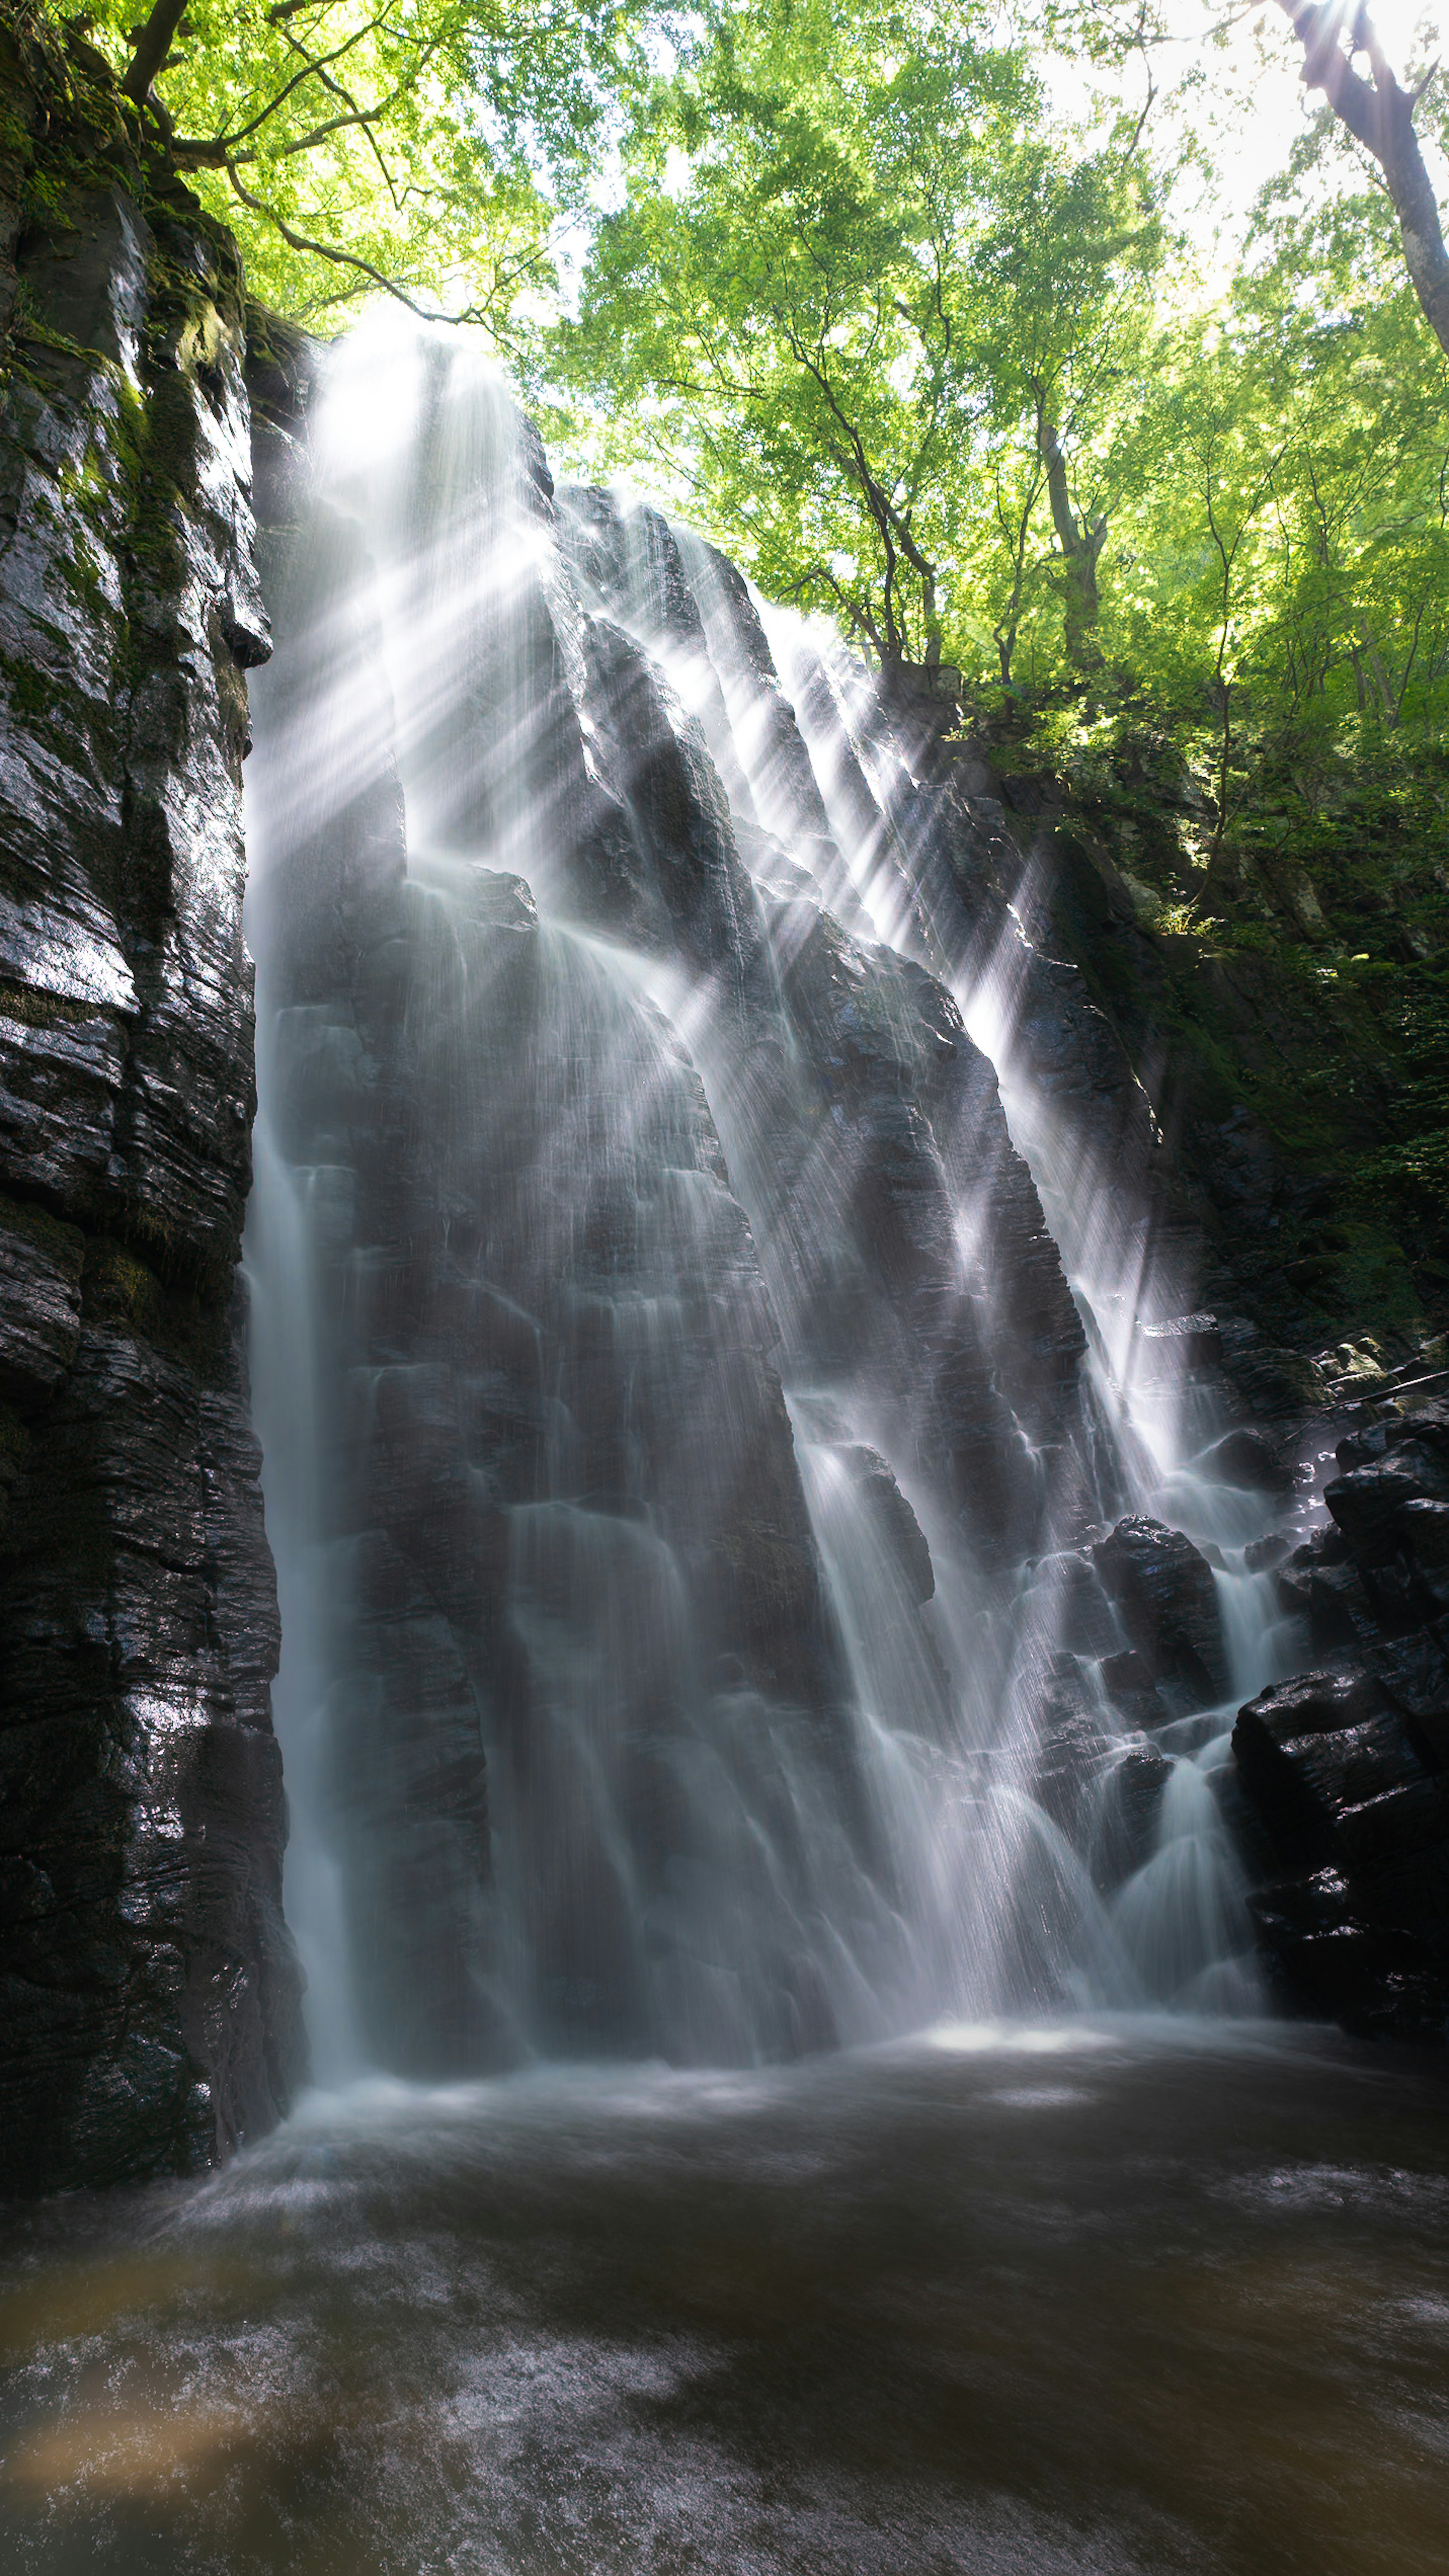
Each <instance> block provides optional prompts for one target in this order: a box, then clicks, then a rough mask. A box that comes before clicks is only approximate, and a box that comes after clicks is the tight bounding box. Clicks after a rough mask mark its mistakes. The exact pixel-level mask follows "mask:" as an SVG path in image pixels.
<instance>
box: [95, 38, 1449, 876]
mask: <svg viewBox="0 0 1449 2576" xmlns="http://www.w3.org/2000/svg"><path fill="white" fill-rule="evenodd" d="M1241 19H1242V13H1241V12H1239V13H1236V14H1235V13H1232V12H1228V13H1226V14H1225V15H1224V16H1223V17H1222V18H1221V20H1220V22H1219V34H1220V37H1221V38H1222V39H1223V44H1224V46H1225V45H1226V40H1227V37H1228V35H1229V33H1230V32H1231V30H1232V29H1233V28H1234V27H1237V26H1239V25H1240V23H1241ZM177 21H178V5H177V0H162V5H161V6H160V7H159V8H158V10H157V11H154V12H153V13H152V19H151V20H150V21H145V20H143V21H141V22H139V23H138V22H135V21H133V20H132V18H131V15H130V11H129V8H127V7H124V6H122V5H121V0H104V7H103V10H102V13H101V15H100V16H99V18H98V19H96V20H93V21H92V23H93V25H94V26H95V27H96V29H97V32H98V33H99V34H100V36H101V39H102V41H103V42H104V43H105V44H106V45H107V47H108V49H109V50H110V52H111V54H112V58H113V59H114V60H115V61H116V63H117V64H118V66H124V65H125V64H127V63H128V62H129V63H131V65H132V86H133V88H135V89H137V90H138V91H139V94H140V95H142V96H145V97H146V98H147V113H148V114H149V115H150V116H151V117H152V118H153V119H154V120H156V121H157V122H158V123H159V124H160V126H161V127H162V128H163V130H164V132H165V135H166V137H167V138H168V142H169V148H170V149H171V150H172V151H173V152H174V154H175V157H176V159H177V160H178V162H179V163H180V165H181V166H182V167H183V169H185V170H186V172H187V174H188V176H189V177H190V178H191V180H192V182H193V184H194V185H196V186H197V188H198V189H199V190H200V191H201V192H202V193H203V195H205V196H206V197H207V199H208V200H209V202H211V203H212V205H213V206H214V207H215V209H216V211H217V212H218V213H220V214H222V215H223V216H224V217H225V218H226V219H227V220H228V221H229V222H230V223H231V224H232V225H233V226H234V227H235V228H236V230H237V231H238V234H239V236H240V238H241V240H242V243H243V247H244V249H245V252H246V256H247V260H248V264H249V270H250V274H251V278H252V283H253V287H254V290H255V291H256V292H257V293H258V294H260V295H261V296H262V298H263V299H264V300H267V301H270V302H273V303H275V304H278V305H280V306H282V307H283V308H284V309H286V310H289V311H291V312H293V313H295V314H299V315H301V316H302V317H303V318H306V319H308V320H310V321H312V322H313V324H314V326H316V327H322V328H336V327H337V326H338V324H339V322H340V321H341V319H342V318H343V314H344V312H345V309H346V308H347V307H348V306H350V305H353V304H355V303H356V302H357V300H358V299H359V298H361V297H363V296H366V295H368V294H370V293H375V292H378V291H380V290H382V289H384V288H385V289H386V290H388V291H391V292H393V293H401V294H402V295H403V296H404V297H405V298H406V299H407V300H409V301H411V302H413V303H414V304H415V305H417V307H418V308H419V309H420V310H428V311H440V312H445V313H448V314H450V315H452V316H454V317H455V318H470V319H473V320H477V321H481V322H482V323H483V324H484V325H485V326H486V327H487V328H489V329H490V330H491V332H492V333H493V336H494V338H495V340H496V342H497V343H498V345H499V346H500V348H501V349H502V351H503V352H504V353H505V355H506V356H507V358H508V359H509V360H510V361H511V362H512V363H513V365H514V366H515V369H516V370H517V371H519V372H521V374H522V376H523V379H524V382H525V384H526V387H527V389H528V391H529V393H530V394H531V396H532V398H533V400H534V401H535V404H536V405H537V406H538V407H540V408H541V409H543V410H544V411H545V412H546V414H547V425H548V428H549V432H550V436H551V439H552V442H553V444H554V446H555V448H556V449H558V450H561V451H562V453H563V454H564V456H565V458H566V459H567V458H569V457H572V459H573V460H574V461H575V463H576V464H578V465H579V466H580V467H581V468H583V469H586V470H589V471H592V472H595V473H598V472H601V471H602V472H608V473H619V474H624V475H627V476H633V477H634V478H635V479H637V480H638V481H639V482H640V483H643V484H647V485H648V486H649V487H650V488H651V489H652V490H654V491H655V492H657V493H659V494H660V495H661V497H663V498H665V499H666V500H670V501H673V502H674V503H675V504H676V505H677V506H679V507H681V508H683V509H684V510H685V511H686V512H687V513H688V515H690V516H691V517H692V518H693V519H694V520H695V521H696V522H697V523H698V524H699V525H700V526H701V527H702V528H703V529H704V531H705V532H706V533H707V534H708V535H710V536H711V537H713V538H715V539H716V540H717V541H719V542H720V543H721V544H723V545H724V546H725V547H727V548H728V549H729V550H730V551H731V552H732V553H733V554H735V555H736V556H737V557H738V558H739V559H740V560H741V561H742V562H743V563H744V564H745V565H746V566H747V568H748V569H749V570H750V571H751V573H752V574H753V575H754V577H755V578H756V579H757V580H758V582H759V583H760V585H761V587H762V588H763V589H764V591H765V592H766V593H767V594H768V595H769V596H771V597H773V598H776V599H778V600H782V601H789V602H793V603H794V604H796V605H797V606H799V607H800V608H802V609H804V610H806V611H820V612H824V613H826V614H828V615H829V616H830V617H831V618H833V619H834V620H835V621H836V622H837V623H838V624H839V625H840V626H841V628H842V629H843V630H844V632H845V633H846V634H847V635H848V636H849V637H850V638H851V639H852V640H853V641H854V642H855V643H856V644H857V646H858V647H860V648H861V649H862V650H864V651H865V652H866V653H867V654H868V655H869V657H870V658H872V659H873V660H875V661H876V662H878V663H879V664H881V665H882V666H883V667H885V668H886V669H887V670H889V669H892V668H898V669H926V670H938V671H942V672H945V673H949V674H951V675H953V684H954V675H956V674H959V675H960V691H961V694H962V696H963V698H964V700H965V701H966V703H967V704H968V706H969V707H970V708H971V709H972V710H973V711H974V712H975V714H976V716H977V717H978V719H979V720H985V721H994V722H995V723H996V724H997V726H998V729H1004V731H1005V732H1006V733H1007V734H1008V735H1009V734H1011V733H1013V732H1014V733H1016V734H1018V735H1023V736H1029V738H1030V742H1031V745H1032V748H1033V754H1034V756H1046V757H1058V758H1061V759H1064V760H1070V759H1076V760H1077V761H1078V762H1081V761H1082V760H1083V759H1087V760H1088V761H1090V758H1091V757H1092V755H1093V748H1094V746H1096V747H1097V748H1099V749H1100V748H1102V747H1104V746H1107V747H1109V746H1110V744H1111V743H1112V742H1114V741H1116V740H1117V739H1118V738H1120V737H1121V735H1122V734H1123V732H1124V729H1125V730H1127V731H1133V730H1135V731H1136V732H1137V733H1138V734H1141V733H1142V732H1143V731H1144V729H1145V730H1146V731H1148V732H1151V731H1153V730H1154V729H1155V730H1156V731H1157V732H1159V733H1165V734H1167V735H1170V736H1171V737H1172V739H1173V741H1174V742H1175V743H1176V744H1177V745H1178V747H1179V749H1180V751H1181V752H1182V753H1183V755H1184V756H1185V757H1187V758H1188V759H1190V761H1191V762H1192V763H1193V765H1194V766H1195V767H1196V768H1197V769H1198V771H1199V772H1200V774H1201V775H1202V777H1203V779H1204V783H1205V785H1206V786H1207V787H1208V789H1209V791H1210V793H1211V797H1212V802H1213V807H1214V811H1215V815H1216V827H1215V840H1216V843H1217V844H1218V845H1221V843H1222V841H1223V839H1224V836H1225V835H1226V834H1227V833H1228V832H1229V831H1230V828H1231V825H1232V821H1233V816H1234V814H1235V812H1236V811H1237V810H1239V809H1240V808H1241V807H1242V806H1243V804H1244V803H1245V801H1246V800H1248V799H1250V798H1251V797H1252V796H1254V795H1255V794H1256V793H1257V792H1258V786H1259V783H1260V782H1261V779H1262V777H1263V776H1264V775H1265V774H1266V773H1267V772H1268V771H1272V772H1274V773H1275V774H1277V775H1280V776H1287V777H1289V778H1296V779H1297V780H1298V781H1299V783H1300V787H1302V786H1303V782H1305V781H1307V782H1309V783H1308V785H1307V786H1306V787H1305V788H1304V789H1303V792H1304V793H1305V794H1306V795H1307V797H1308V801H1309V804H1310V806H1311V805H1312V803H1313V800H1314V796H1315V794H1316V790H1315V788H1314V787H1313V785H1312V783H1311V782H1312V781H1313V780H1314V779H1315V778H1317V777H1318V775H1319V773H1320V771H1321V770H1322V767H1323V764H1324V762H1325V761H1330V762H1331V760H1332V759H1334V758H1336V757H1338V756H1339V755H1340V754H1341V753H1342V751H1343V750H1344V748H1345V746H1347V745H1353V744H1360V745H1361V744H1369V745H1370V746H1371V745H1372V744H1373V743H1379V744H1383V743H1386V742H1387V741H1389V740H1390V739H1394V740H1397V741H1398V742H1399V744H1400V746H1402V745H1403V744H1404V743H1405V742H1406V741H1407V740H1408V739H1409V738H1410V737H1411V736H1412V737H1414V738H1416V739H1418V740H1421V741H1422V742H1424V744H1425V745H1426V747H1427V745H1428V744H1430V743H1433V744H1434V745H1436V746H1437V745H1439V744H1440V743H1441V741H1442V734H1443V726H1444V720H1445V714H1446V709H1449V359H1446V356H1445V352H1444V349H1443V348H1442V346H1441V345H1440V342H1439V339H1438V338H1437V337H1436V334H1435V328H1434V327H1433V295H1434V291H1435V288H1434V276H1433V275H1432V274H1430V271H1431V270H1432V265H1433V263H1432V257H1430V254H1432V251H1433V244H1432V242H1431V241H1428V235H1427V234H1424V241H1421V242H1420V243H1419V248H1420V251H1421V252H1424V242H1426V241H1428V249H1427V252H1424V256H1425V257H1428V258H1429V270H1424V269H1423V263H1422V260H1421V262H1420V267H1419V269H1416V268H1415V259H1414V257H1413V256H1410V249H1409V231H1408V230H1406V222H1407V219H1406V217H1405V213H1404V204H1403V202H1401V199H1402V190H1397V192H1396V183H1395V181H1394V178H1393V172H1392V170H1391V168H1390V160H1391V157H1392V156H1391V155H1390V153H1389V149H1388V145H1387V144H1385V143H1384V141H1383V137H1384V136H1385V135H1388V136H1389V138H1390V141H1392V140H1393V137H1394V136H1397V138H1398V146H1396V148H1399V147H1402V145H1403V141H1404V134H1405V132H1406V131H1408V129H1410V128H1411V129H1412V133H1411V135H1410V142H1411V146H1412V149H1411V154H1410V157H1411V159H1412V158H1413V157H1414V156H1415V155H1418V156H1419V163H1418V166H1419V168H1420V170H1421V172H1425V173H1427V175H1428V177H1429V178H1432V176H1433V174H1434V173H1435V172H1436V171H1438V172H1442V169H1443V163H1444V154H1443V147H1444V140H1445V131H1446V122H1445V120H1446V108H1445V83H1444V81H1443V80H1442V78H1436V77H1434V76H1433V74H1432V70H1429V71H1428V72H1427V73H1425V72H1424V71H1423V70H1422V69H1420V70H1418V71H1416V69H1415V65H1414V64H1413V63H1411V62H1409V61H1407V60H1406V61H1403V62H1401V63H1399V64H1398V66H1397V69H1394V68H1391V67H1390V66H1389V64H1388V60H1387V56H1386V54H1385V52H1384V48H1383V46H1382V44H1381V43H1380V40H1379V37H1378V35H1377V33H1376V31H1375V28H1374V25H1373V22H1372V21H1371V20H1370V19H1369V18H1368V17H1367V16H1366V15H1365V14H1364V12H1363V11H1362V10H1360V9H1355V8H1350V9H1338V10H1336V11H1335V10H1334V9H1333V8H1331V7H1326V6H1320V5H1316V0H1315V5H1304V0H1293V6H1291V7H1290V6H1288V0H1284V6H1283V7H1282V8H1281V9H1271V8H1270V9H1268V10H1267V11H1266V12H1265V13H1262V14H1260V17H1259V20H1258V21H1257V22H1256V23H1257V24H1258V26H1259V29H1260V33H1259V35H1258V37H1257V43H1258V45H1259V47H1260V49H1262V50H1263V53H1264V56H1265V59H1268V58H1271V57H1272V56H1273V54H1274V52H1275V49H1276V54H1277V56H1278V58H1279V59H1280V60H1282V59H1285V58H1286V59H1288V60H1291V61H1293V62H1295V63H1296V64H1297V66H1298V68H1299V70H1300V73H1301V76H1302V79H1303V81H1304V83H1305V84H1306V85H1307V87H1306V91H1305V95H1306V97H1307V99H1308V101H1309V113H1308V114H1307V115H1302V114H1300V115H1298V116H1297V117H1296V119H1295V121H1294V122H1293V124H1292V125H1291V126H1288V127H1286V128H1285V131H1284V133H1283V135H1282V138H1281V149H1280V151H1279V154H1278V159H1277V166H1276V167H1271V166H1270V167H1268V168H1267V169H1266V170H1265V171H1264V172H1263V174H1262V184H1261V185H1260V186H1259V188H1258V190H1257V193H1256V197H1255V199H1254V202H1253V203H1252V205H1251V207H1250V208H1248V209H1246V210H1244V209H1243V208H1242V207H1241V206H1234V205H1233V204H1232V203H1231V199H1232V195H1233V182H1232V177H1231V173H1232V167H1233V162H1232V148H1233V140H1234V133H1233V127H1234V119H1235V118H1238V119H1241V118H1243V117H1245V116H1247V115H1249V114H1250V113H1251V108H1250V101H1249V95H1248V93H1249V88H1250V82H1251V62H1250V59H1249V58H1248V57H1245V56H1244V55H1243V54H1242V52H1241V50H1240V51H1239V53H1238V54H1237V55H1233V56H1231V57H1230V55H1229V54H1228V52H1226V51H1223V50H1220V52H1219V54H1218V55H1216V56H1215V55H1214V53H1213V51H1212V49H1211V47H1209V49H1208V50H1207V51H1206V52H1203V51H1202V50H1201V49H1200V50H1199V54H1198V56H1197V58H1196V69H1195V71H1194V72H1193V73H1192V74H1191V75H1190V77H1189V78H1188V79H1187V80H1186V81H1184V80H1183V79H1182V77H1181V66H1180V60H1178V61H1177V68H1176V69H1174V62H1175V59H1176V58H1175V57H1174V50H1173V49H1174V46H1176V47H1177V48H1178V55H1179V56H1180V54H1181V48H1182V42H1183V34H1182V30H1183V25H1184V24H1185V23H1186V22H1184V21H1182V20H1181V19H1180V17H1179V18H1178V19H1174V18H1173V17H1172V16H1171V14H1170V13H1169V14H1167V15H1158V14H1156V13H1155V12H1154V8H1153V5H1152V0H1131V5H1130V6H1129V7H1127V8H1126V9H1122V8H1119V7H1117V6H1116V5H1114V0H1037V5H1035V6H1034V7H1032V8H1028V9H1027V10H1026V11H1025V13H1024V14H1022V15H1020V16H1011V17H1008V16H1005V15H1003V14H1002V13H1000V12H998V11H995V10H987V9H986V8H985V7H977V6H973V5H970V0H945V5H932V0H860V4H859V5H851V6H847V5H845V0H752V4H751V5H750V6H749V7H732V6H729V5H718V0H715V5H712V6H710V7H707V8H705V9H703V10H695V11H690V12H689V13H687V14H678V13H670V12H668V11H666V10H662V9H658V8H652V7H651V6H649V5H648V0H620V4H619V5H610V0H543V5H541V6H537V7H535V6H531V5H527V4H526V0H270V5H263V0H187V5H186V7H185V13H184V15H179V23H177ZM158 23H159V24H160V29H161V33H160V37H158V38H157V42H158V44H160V43H162V40H163V39H164V38H165V32H166V28H167V27H168V26H169V27H171V28H173V29H174V32H173V33H172V34H171V36H170V39H169V44H162V56H161V58H160V62H159V69H158V70H157V71H156V75H155V79H154V83H152V84H151V85H150V86H149V91H148V88H147V84H148V81H149V78H150V65H149V61H148V59H147V57H146V44H147V35H148V31H149V32H150V34H151V35H153V36H154V35H155V34H156V29H157V26H158ZM1213 23H1214V22H1213V20H1212V17H1211V16H1210V15H1209V14H1208V13H1206V12H1204V13H1203V14H1202V16H1201V18H1200V19H1198V20H1194V22H1193V24H1194V26H1195V27H1196V28H1197V29H1198V32H1199V33H1200V32H1201V29H1202V28H1203V27H1207V28H1209V29H1211V27H1212V25H1213ZM1315 49H1316V50H1315ZM153 50H154V48H153ZM1234 63H1236V65H1237V71H1236V75H1235V76H1234V74H1233V71H1232V65H1233V64H1234ZM138 70H139V79H138V78H137V77H136V74H137V72H138ZM1400 76H1401V77H1400ZM1174 82H1175V83H1176V87H1175V91H1174V86H1173V85H1174ZM1375 97H1377V98H1378V99H1379V100H1380V103H1381V106H1382V108H1383V114H1382V116H1381V117H1380V120H1379V125H1378V126H1375V125H1374V123H1373V118H1374V115H1375V113H1377V111H1376V110H1375V109H1374V107H1373V101H1374V98H1375ZM1365 98H1367V99H1368V101H1369V106H1368V108H1367V109H1365V108H1364V106H1363V100H1364V99H1365ZM1210 108H1211V109H1214V110H1215V114H1210V113H1209V109H1210ZM1355 117H1357V118H1358V120H1359V124H1360V125H1363V123H1364V119H1365V117H1367V118H1368V124H1367V126H1365V128H1364V130H1365V131H1366V132H1367V133H1368V136H1369V141H1368V145H1367V146H1366V145H1365V144H1364V141H1363V138H1362V135H1360V134H1359V133H1358V127H1357V126H1355V124H1354V122H1353V120H1354V118H1355ZM1395 119H1397V122H1396V123H1395V121H1394V120H1395ZM1405 120H1407V126H1406V123H1405ZM1356 138H1357V139H1356ZM1401 158H1402V152H1401ZM1225 198H1226V199H1227V201H1228V202H1227V205H1226V213H1225V214H1224V200H1225ZM1215 208H1216V209H1217V210H1218V220H1217V222H1216V229H1215V220H1214V211H1213V210H1214V209H1215ZM1431 209H1432V197H1431ZM1432 211H1433V217H1434V222H1437V209H1432ZM1416 220H1417V219H1416ZM1429 229H1430V231H1432V229H1433V226H1432V224H1431V225H1430V227H1429ZM1420 233H1424V225H1423V223H1421V224H1420ZM1418 238H1419V237H1418V236H1417V235H1416V236H1415V239H1416V240H1418ZM1442 251H1443V244H1442V236H1440V238H1439V253H1440V255H1442ZM1426 275H1428V277H1429V283H1428V285H1427V287H1426V284H1425V277H1426Z"/></svg>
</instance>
